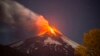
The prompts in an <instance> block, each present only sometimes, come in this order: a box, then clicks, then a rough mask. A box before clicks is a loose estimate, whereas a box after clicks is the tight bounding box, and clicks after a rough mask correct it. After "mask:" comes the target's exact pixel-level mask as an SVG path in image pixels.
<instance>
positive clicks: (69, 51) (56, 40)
mask: <svg viewBox="0 0 100 56" xmlns="http://www.w3.org/2000/svg"><path fill="white" fill-rule="evenodd" d="M11 47H13V48H15V49H18V50H19V51H21V52H24V53H27V54H30V55H32V56H74V48H72V46H71V45H70V44H68V43H66V42H64V41H63V40H62V39H60V37H49V36H36V37H32V38H28V39H26V40H24V41H19V42H17V43H14V44H12V45H11Z"/></svg>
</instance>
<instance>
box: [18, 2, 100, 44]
mask: <svg viewBox="0 0 100 56" xmlns="http://www.w3.org/2000/svg"><path fill="white" fill-rule="evenodd" d="M17 1H18V2H19V3H21V4H22V5H24V6H25V7H27V8H29V9H31V10H32V11H34V12H36V13H39V14H41V15H43V16H44V17H46V18H47V20H48V21H49V22H50V23H51V24H52V25H54V26H55V27H57V28H58V29H59V30H60V31H62V32H63V33H64V34H65V35H66V36H68V37H69V38H70V39H72V40H74V41H76V42H78V43H82V42H83V35H84V33H85V32H88V31H89V30H91V29H94V28H99V19H100V18H99V16H100V11H99V10H100V9H99V8H100V6H99V5H100V4H99V1H95V0H94V1H91V0H17Z"/></svg>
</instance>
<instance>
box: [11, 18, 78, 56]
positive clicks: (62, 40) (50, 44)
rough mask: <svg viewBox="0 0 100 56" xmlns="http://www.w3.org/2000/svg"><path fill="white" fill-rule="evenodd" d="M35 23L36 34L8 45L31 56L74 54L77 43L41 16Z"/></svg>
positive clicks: (64, 55)
mask: <svg viewBox="0 0 100 56" xmlns="http://www.w3.org/2000/svg"><path fill="white" fill-rule="evenodd" d="M36 25H37V28H38V34H37V35H36V36H33V37H31V38H28V39H26V40H23V41H19V42H17V43H14V44H12V45H10V46H11V47H13V48H15V49H18V50H19V51H21V52H24V53H27V54H29V55H32V56H74V48H75V47H76V46H78V44H77V43H75V42H73V41H72V40H70V39H68V38H67V37H65V36H64V35H63V34H62V33H61V32H60V31H59V30H57V29H56V28H54V27H52V26H50V24H49V23H48V21H47V20H45V18H44V17H43V16H39V17H38V20H37V21H36Z"/></svg>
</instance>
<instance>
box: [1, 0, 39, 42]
mask: <svg viewBox="0 0 100 56" xmlns="http://www.w3.org/2000/svg"><path fill="white" fill-rule="evenodd" d="M39 16H40V15H39V14H36V13H35V12H32V11H31V10H29V9H28V8H26V7H24V6H22V5H21V4H19V3H17V2H16V1H13V0H0V37H1V38H0V44H10V43H12V42H14V41H18V40H22V39H25V38H28V37H32V36H34V35H35V34H36V32H37V31H36V29H37V28H36V25H35V21H36V20H37V18H38V17H39Z"/></svg>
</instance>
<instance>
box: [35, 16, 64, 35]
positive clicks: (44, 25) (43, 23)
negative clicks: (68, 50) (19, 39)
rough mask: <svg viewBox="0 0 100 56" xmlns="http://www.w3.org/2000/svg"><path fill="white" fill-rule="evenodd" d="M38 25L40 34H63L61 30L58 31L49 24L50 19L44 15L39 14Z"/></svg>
mask: <svg viewBox="0 0 100 56" xmlns="http://www.w3.org/2000/svg"><path fill="white" fill-rule="evenodd" d="M36 25H37V26H38V30H39V33H38V36H44V35H49V36H57V35H62V33H61V32H60V31H58V30H57V29H56V28H54V27H52V26H50V25H49V23H48V21H47V20H45V18H44V17H43V16H39V18H38V20H37V21H36Z"/></svg>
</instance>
